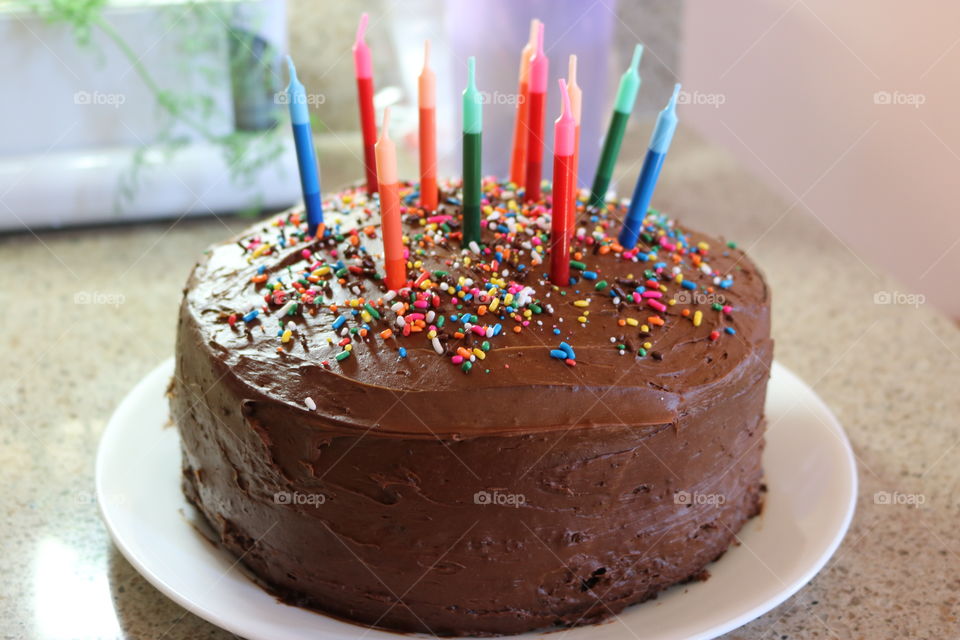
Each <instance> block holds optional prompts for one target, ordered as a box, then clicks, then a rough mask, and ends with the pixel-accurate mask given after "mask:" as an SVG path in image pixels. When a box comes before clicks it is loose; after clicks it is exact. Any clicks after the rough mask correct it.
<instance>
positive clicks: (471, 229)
mask: <svg viewBox="0 0 960 640" xmlns="http://www.w3.org/2000/svg"><path fill="white" fill-rule="evenodd" d="M476 64H477V63H476V59H475V58H474V57H473V56H471V57H470V58H469V59H468V60H467V88H466V89H464V90H463V246H464V247H467V246H469V245H470V243H471V242H476V243H477V244H478V245H479V244H480V194H481V179H482V178H481V169H480V156H481V142H482V141H481V139H482V137H483V99H482V96H481V95H480V92H479V91H477V81H476Z"/></svg>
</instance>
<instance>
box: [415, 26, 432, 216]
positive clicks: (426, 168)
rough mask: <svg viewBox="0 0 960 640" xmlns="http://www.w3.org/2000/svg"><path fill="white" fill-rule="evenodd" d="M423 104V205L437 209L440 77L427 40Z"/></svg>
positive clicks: (422, 75)
mask: <svg viewBox="0 0 960 640" xmlns="http://www.w3.org/2000/svg"><path fill="white" fill-rule="evenodd" d="M417 97H418V103H419V105H420V206H421V207H423V208H424V209H426V210H427V211H436V210H437V77H436V75H435V74H434V73H433V70H432V69H430V41H429V40H427V41H426V42H424V43H423V71H421V72H420V78H419V83H418V85H417Z"/></svg>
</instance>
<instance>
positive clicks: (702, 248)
mask: <svg viewBox="0 0 960 640" xmlns="http://www.w3.org/2000/svg"><path fill="white" fill-rule="evenodd" d="M709 248H710V245H709V244H707V243H706V242H698V243H697V249H700V251H707V250H708V249H709Z"/></svg>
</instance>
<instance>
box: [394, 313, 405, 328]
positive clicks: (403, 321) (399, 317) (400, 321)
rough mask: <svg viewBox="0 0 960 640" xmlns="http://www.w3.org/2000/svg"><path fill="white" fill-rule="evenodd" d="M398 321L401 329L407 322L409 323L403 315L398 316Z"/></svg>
mask: <svg viewBox="0 0 960 640" xmlns="http://www.w3.org/2000/svg"><path fill="white" fill-rule="evenodd" d="M396 322H397V326H398V327H400V328H401V329H402V328H403V326H404V325H405V324H407V321H406V320H404V319H403V316H397V320H396Z"/></svg>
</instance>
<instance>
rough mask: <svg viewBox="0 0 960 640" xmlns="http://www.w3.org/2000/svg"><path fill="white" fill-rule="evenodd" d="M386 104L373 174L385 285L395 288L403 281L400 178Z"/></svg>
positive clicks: (400, 285) (404, 275)
mask: <svg viewBox="0 0 960 640" xmlns="http://www.w3.org/2000/svg"><path fill="white" fill-rule="evenodd" d="M389 126H390V107H387V108H386V109H385V110H384V112H383V128H382V129H381V130H380V139H379V140H377V142H376V145H375V148H374V155H375V156H376V163H377V174H378V175H379V176H380V234H381V235H382V236H383V262H384V266H385V268H386V272H387V278H386V282H387V287H388V288H390V289H392V290H394V291H396V290H397V289H401V288H403V286H404V285H405V284H406V283H407V267H406V262H405V261H404V259H403V229H402V227H401V225H400V181H399V180H398V179H397V148H396V146H394V144H393V140H391V139H390V132H389V130H388V129H389Z"/></svg>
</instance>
